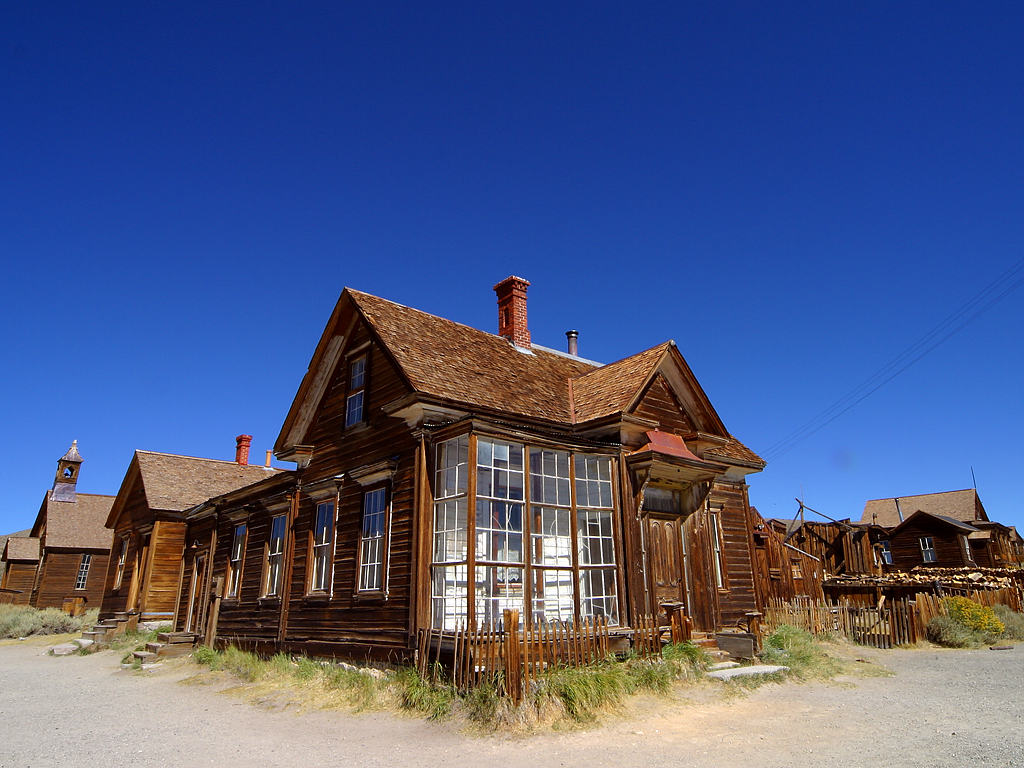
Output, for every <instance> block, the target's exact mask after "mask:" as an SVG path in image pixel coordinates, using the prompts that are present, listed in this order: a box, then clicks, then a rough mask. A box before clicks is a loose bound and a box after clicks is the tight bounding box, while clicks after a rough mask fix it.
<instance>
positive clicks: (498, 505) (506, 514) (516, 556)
mask: <svg viewBox="0 0 1024 768" xmlns="http://www.w3.org/2000/svg"><path fill="white" fill-rule="evenodd" d="M476 559H477V560H482V561H487V562H498V563H521V562H523V505H522V504H511V503H508V502H504V501H487V500H484V499H481V500H480V501H477V503H476Z"/></svg>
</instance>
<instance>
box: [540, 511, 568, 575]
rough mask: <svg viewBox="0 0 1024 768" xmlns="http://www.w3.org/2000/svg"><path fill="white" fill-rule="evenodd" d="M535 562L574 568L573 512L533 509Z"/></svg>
mask: <svg viewBox="0 0 1024 768" xmlns="http://www.w3.org/2000/svg"><path fill="white" fill-rule="evenodd" d="M532 509H533V510H534V512H533V518H532V532H531V534H530V539H531V542H532V547H531V549H532V552H533V562H534V563H535V564H536V565H558V566H562V567H566V568H569V567H572V531H571V529H570V525H569V519H570V516H571V514H572V510H569V509H558V508H557V507H533V508H532Z"/></svg>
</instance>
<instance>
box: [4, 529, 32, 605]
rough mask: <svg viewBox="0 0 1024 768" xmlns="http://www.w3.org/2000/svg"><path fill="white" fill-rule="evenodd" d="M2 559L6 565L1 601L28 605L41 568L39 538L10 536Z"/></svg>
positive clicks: (5, 543) (5, 544)
mask: <svg viewBox="0 0 1024 768" xmlns="http://www.w3.org/2000/svg"><path fill="white" fill-rule="evenodd" d="M0 560H2V562H3V564H4V566H5V567H4V572H3V577H2V580H0V603H13V604H14V605H28V604H29V601H31V599H32V588H33V587H34V586H35V583H36V572H37V571H38V570H39V539H34V538H30V537H28V536H9V537H8V538H7V540H6V541H5V542H4V549H3V554H2V555H0Z"/></svg>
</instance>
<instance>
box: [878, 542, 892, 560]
mask: <svg viewBox="0 0 1024 768" xmlns="http://www.w3.org/2000/svg"><path fill="white" fill-rule="evenodd" d="M879 544H881V551H882V564H883V565H892V542H891V541H882V542H879Z"/></svg>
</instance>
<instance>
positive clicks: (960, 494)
mask: <svg viewBox="0 0 1024 768" xmlns="http://www.w3.org/2000/svg"><path fill="white" fill-rule="evenodd" d="M917 512H924V513H927V514H928V515H931V516H932V517H933V518H935V519H933V520H929V521H925V520H923V519H922V520H919V521H918V522H916V523H915V524H914V525H913V526H912V528H913V530H918V529H922V530H923V527H924V526H927V527H929V528H931V530H932V533H933V535H932V537H931V538H932V539H933V540H932V542H931V544H932V545H933V546H932V547H929V546H928V544H929V542H928V541H923V540H922V541H918V542H917V545H918V549H917V552H916V553H915V552H914V551H913V549H914V548H913V546H911V544H912V543H913V542H910V543H908V542H909V539H910V538H912V536H911V534H910V533H908V531H907V528H906V527H904V525H903V524H904V523H905V522H907V521H909V520H910V518H911V517H912V516H913V515H914V514H915V513H917ZM861 523H862V524H871V525H878V526H882V527H883V528H886V529H888V530H889V532H890V534H889V536H888V537H886V539H887V540H886V539H883V541H882V542H881V543H880V546H881V548H882V549H881V556H882V558H883V560H884V564H885V565H886V566H891V569H894V570H899V569H906V568H907V567H909V566H910V564H911V563H913V565H924V564H931V563H934V562H935V561H934V560H925V558H926V557H929V558H930V557H932V556H933V555H932V552H931V551H930V549H934V550H935V552H936V554H935V557H938V554H937V553H938V551H939V550H941V551H942V552H944V553H946V554H945V555H943V558H944V560H945V561H947V563H946V564H948V563H951V562H953V561H957V562H958V563H959V564H962V565H964V566H969V567H978V566H986V567H989V566H990V567H1013V566H1020V565H1024V547H1022V544H1021V537H1020V535H1019V534H1018V533H1017V531H1016V529H1015V528H1013V527H1012V526H1007V525H1003V524H1001V523H998V522H995V521H992V520H990V519H989V516H988V513H987V512H986V510H985V506H984V505H983V504H982V503H981V498H980V497H979V496H978V491H977V490H976V489H974V488H967V489H964V490H959V491H945V492H942V493H925V494H919V495H916V496H900V497H895V498H890V499H872V500H870V501H868V502H867V503H866V504H865V505H864V513H863V515H862V516H861ZM954 523H958V524H960V525H959V526H957V525H954ZM964 526H966V527H964ZM897 530H899V534H898V538H899V541H900V547H901V548H902V549H903V553H902V555H900V556H897V555H896V554H895V552H893V554H892V555H891V556H890V554H889V553H890V550H891V549H892V548H895V547H896V546H897V544H896V540H895V539H894V538H893V537H894V535H895V534H896V532H897ZM926 536H927V534H926V533H924V532H922V533H921V534H920V536H918V539H924V538H925V537H926ZM936 536H937V537H938V539H939V540H940V541H936V540H935V537H936ZM961 536H963V537H966V540H967V545H966V549H965V548H964V544H963V541H962V540H961ZM958 551H960V552H962V555H961V554H957V552H958Z"/></svg>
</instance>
